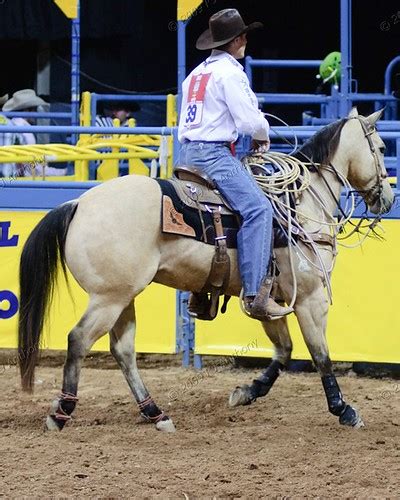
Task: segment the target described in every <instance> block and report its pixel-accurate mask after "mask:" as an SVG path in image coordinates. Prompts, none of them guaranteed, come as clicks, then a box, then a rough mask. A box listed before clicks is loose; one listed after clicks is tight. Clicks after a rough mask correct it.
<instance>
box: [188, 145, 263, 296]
mask: <svg viewBox="0 0 400 500" xmlns="http://www.w3.org/2000/svg"><path fill="white" fill-rule="evenodd" d="M179 164H181V165H192V166H195V167H197V168H200V169H201V170H203V171H204V172H205V173H206V174H207V175H208V176H209V177H210V178H211V179H212V180H213V181H214V182H215V184H216V185H217V187H218V190H219V191H220V193H221V194H222V196H223V197H224V198H225V199H226V201H227V202H228V203H229V204H230V205H231V207H232V208H233V210H235V211H236V212H238V213H239V214H240V215H241V217H242V226H241V228H240V231H239V232H238V237H237V245H238V261H239V271H240V276H241V279H242V285H243V289H244V295H245V296H250V295H256V294H257V293H258V291H259V288H260V285H261V282H262V280H263V278H264V277H265V275H266V274H267V270H268V265H269V261H270V257H271V242H272V206H271V203H270V201H269V200H268V199H267V198H266V197H265V195H264V194H263V192H262V191H261V189H260V188H259V187H258V185H257V183H256V182H255V180H254V179H253V177H252V176H251V175H250V174H249V173H248V172H247V171H246V169H245V168H244V167H243V165H242V164H241V162H240V161H239V160H238V159H237V158H235V157H234V156H233V155H232V153H231V151H230V148H229V144H227V143H217V142H200V141H193V142H186V143H184V144H182V145H181V150H180V155H179Z"/></svg>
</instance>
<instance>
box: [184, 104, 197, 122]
mask: <svg viewBox="0 0 400 500" xmlns="http://www.w3.org/2000/svg"><path fill="white" fill-rule="evenodd" d="M196 113H197V105H196V104H190V105H189V106H188V107H187V110H186V123H193V122H194V121H195V119H196Z"/></svg>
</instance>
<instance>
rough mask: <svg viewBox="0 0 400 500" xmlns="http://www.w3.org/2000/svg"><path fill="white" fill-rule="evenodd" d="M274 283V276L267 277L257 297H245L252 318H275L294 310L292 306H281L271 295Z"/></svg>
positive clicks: (246, 306)
mask: <svg viewBox="0 0 400 500" xmlns="http://www.w3.org/2000/svg"><path fill="white" fill-rule="evenodd" d="M272 283H273V278H272V277H267V278H266V279H265V280H264V281H263V283H262V284H261V286H260V290H259V292H258V294H257V295H256V296H255V297H244V307H245V310H246V311H247V313H248V314H249V315H250V316H251V317H252V318H254V319H258V320H260V321H265V320H274V319H279V318H282V317H283V316H286V315H287V314H290V313H292V312H293V308H292V307H283V306H280V305H279V304H278V303H277V302H275V300H274V299H273V298H271V297H270V296H269V294H270V292H271V288H272Z"/></svg>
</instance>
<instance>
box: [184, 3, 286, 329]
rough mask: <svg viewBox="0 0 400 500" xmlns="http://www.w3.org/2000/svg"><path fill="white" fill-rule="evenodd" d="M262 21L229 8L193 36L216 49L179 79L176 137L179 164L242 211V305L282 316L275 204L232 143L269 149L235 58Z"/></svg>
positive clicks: (192, 308)
mask: <svg viewBox="0 0 400 500" xmlns="http://www.w3.org/2000/svg"><path fill="white" fill-rule="evenodd" d="M261 27H263V25H262V23H260V22H253V23H251V24H249V25H246V24H245V23H244V21H243V19H242V17H241V15H240V13H239V12H238V11H237V10H236V9H224V10H221V11H219V12H217V13H216V14H214V15H213V16H211V17H210V19H209V28H208V29H207V30H206V31H204V33H202V34H201V35H200V37H199V38H198V40H197V42H196V48H197V49H199V50H211V51H212V52H211V55H210V56H209V57H207V59H206V60H205V61H204V62H202V63H201V64H200V65H199V66H197V67H196V68H195V69H194V70H193V71H192V72H191V73H190V74H189V76H188V77H187V78H186V79H185V81H184V82H183V85H182V103H181V112H180V120H179V130H178V138H179V141H180V143H181V150H180V157H179V163H180V164H181V165H192V166H195V167H197V168H198V169H200V170H202V171H203V172H204V173H206V174H207V175H208V176H209V177H211V179H212V180H213V181H214V182H215V184H216V185H217V188H218V190H219V191H220V192H221V194H222V195H223V196H224V198H225V199H226V200H227V201H228V203H229V204H230V205H231V207H232V208H233V209H234V210H235V211H236V212H238V213H239V214H240V215H241V217H242V226H241V229H240V231H239V233H238V238H237V245H238V262H239V270H240V275H241V280H242V285H243V290H244V305H245V308H246V310H247V312H248V314H249V315H250V316H252V317H254V318H256V319H260V320H265V319H277V318H281V317H282V316H285V315H287V314H289V313H291V312H292V311H293V309H292V308H290V307H282V306H280V305H279V304H277V303H276V302H275V301H274V300H273V299H272V298H271V297H270V296H269V293H270V290H271V287H272V277H271V276H270V275H269V273H268V269H269V266H270V261H271V243H272V212H273V210H272V206H271V203H270V201H269V200H268V199H267V198H266V197H265V196H264V194H263V193H262V191H261V189H260V188H259V187H258V185H257V184H256V182H255V180H254V179H253V178H252V176H251V175H250V174H249V173H248V172H247V171H246V170H245V169H244V168H243V166H242V164H241V162H240V161H239V160H238V159H237V158H236V157H234V156H233V155H232V153H231V149H230V145H231V144H232V143H234V142H235V141H236V140H237V138H238V135H239V134H246V135H250V136H251V137H252V138H253V143H252V147H253V149H254V150H256V151H259V152H264V151H267V150H268V148H269V144H270V142H269V124H268V122H267V120H266V119H265V118H264V115H263V114H262V113H261V111H260V110H259V109H258V102H257V97H256V96H255V94H254V93H253V91H252V90H251V88H250V84H249V80H248V78H247V76H246V74H245V72H244V70H243V66H242V65H241V64H240V63H239V62H238V59H242V58H243V57H244V55H245V50H246V44H247V34H248V33H249V32H250V31H253V30H255V29H258V28H261ZM199 303H201V300H198V299H197V298H196V294H192V295H191V298H190V301H189V312H190V313H191V314H192V315H194V316H195V315H196V307H197V308H198V309H197V311H198V312H199V311H200V305H199Z"/></svg>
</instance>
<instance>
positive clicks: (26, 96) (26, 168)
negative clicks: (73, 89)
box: [2, 89, 66, 176]
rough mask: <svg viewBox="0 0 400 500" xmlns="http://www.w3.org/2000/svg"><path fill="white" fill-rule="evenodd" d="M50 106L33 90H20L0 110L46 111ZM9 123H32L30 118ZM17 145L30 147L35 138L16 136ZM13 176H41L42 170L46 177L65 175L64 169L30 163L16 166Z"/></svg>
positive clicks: (23, 124)
mask: <svg viewBox="0 0 400 500" xmlns="http://www.w3.org/2000/svg"><path fill="white" fill-rule="evenodd" d="M49 107H50V105H49V103H47V102H46V101H44V100H43V99H42V98H41V97H39V96H38V95H37V94H36V92H35V91H34V90H33V89H22V90H18V91H17V92H14V94H13V95H12V97H11V98H10V99H8V100H7V101H6V102H5V103H4V104H3V108H2V110H3V111H5V112H12V111H26V112H31V111H47V110H48V109H49ZM11 122H12V124H14V125H17V126H29V125H31V124H32V123H33V120H32V119H31V118H26V119H25V118H22V117H13V118H11ZM16 142H17V143H18V144H22V145H31V144H36V142H37V141H36V137H35V135H34V134H32V133H30V132H24V133H22V134H17V141H16ZM33 169H34V170H35V172H33ZM14 170H16V172H14V175H15V174H16V175H18V176H30V175H33V174H34V173H35V174H36V175H43V170H44V173H45V174H46V175H51V176H53V175H65V173H66V169H64V168H54V167H49V166H47V164H46V163H41V162H40V161H36V162H31V164H29V165H21V164H18V165H16V166H15V168H14Z"/></svg>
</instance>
